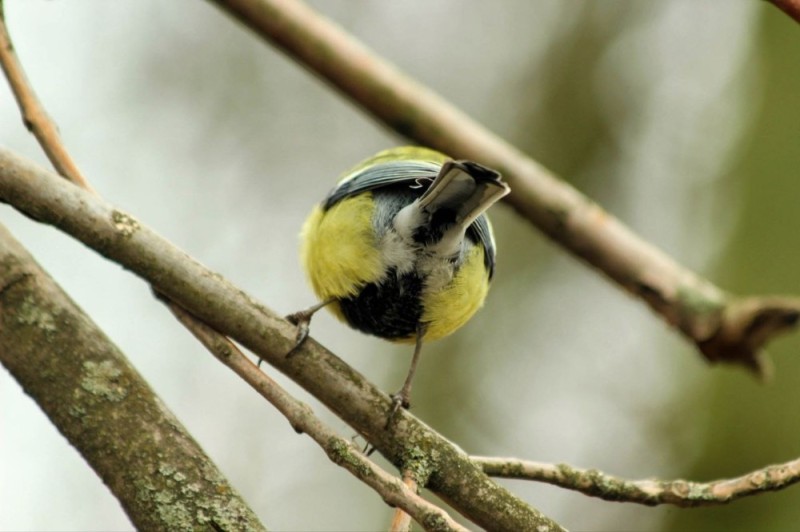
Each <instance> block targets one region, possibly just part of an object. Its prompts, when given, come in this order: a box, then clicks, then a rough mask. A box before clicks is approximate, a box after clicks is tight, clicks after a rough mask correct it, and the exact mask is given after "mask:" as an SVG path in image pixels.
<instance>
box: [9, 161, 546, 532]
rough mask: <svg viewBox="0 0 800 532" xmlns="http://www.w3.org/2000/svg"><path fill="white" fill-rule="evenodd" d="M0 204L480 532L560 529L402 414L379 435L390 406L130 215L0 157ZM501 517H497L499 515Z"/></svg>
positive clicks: (287, 326) (36, 169)
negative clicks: (86, 252)
mask: <svg viewBox="0 0 800 532" xmlns="http://www.w3.org/2000/svg"><path fill="white" fill-rule="evenodd" d="M0 201H2V202H5V203H8V204H10V205H12V206H13V207H14V208H15V209H17V210H18V211H20V212H22V213H24V214H26V215H27V216H29V217H31V218H33V219H35V220H38V221H40V222H42V223H47V224H50V225H53V226H55V227H58V228H60V229H61V230H63V231H64V232H66V233H68V234H70V235H72V236H73V237H75V238H76V239H78V240H80V241H82V242H83V243H85V244H86V245H87V246H89V247H91V248H92V249H94V250H96V251H97V252H99V253H101V254H102V255H104V256H106V257H108V258H109V259H111V260H113V261H115V262H117V263H118V264H121V265H123V266H124V267H126V268H127V269H129V270H130V271H131V272H133V273H134V274H136V275H138V276H140V277H141V278H143V279H145V280H146V281H147V282H149V283H150V284H151V285H152V287H153V288H154V289H155V290H158V292H159V293H161V294H164V295H165V296H166V297H168V298H169V299H171V300H172V301H174V302H175V303H177V304H178V305H180V306H181V307H183V308H184V309H186V310H187V311H189V312H191V313H192V314H194V315H195V316H197V317H198V318H199V319H200V320H202V321H203V322H205V323H207V324H208V325H209V326H210V327H212V328H214V329H215V330H217V331H219V332H220V333H221V334H224V335H226V336H228V337H230V338H231V339H233V340H235V341H237V342H238V343H240V344H242V345H243V346H245V347H246V348H248V349H249V350H251V351H252V352H254V353H256V354H257V355H258V356H259V357H261V358H264V359H265V360H266V361H267V362H269V363H270V364H271V365H272V366H274V367H276V368H277V369H279V370H280V371H282V372H283V373H285V374H286V375H288V376H289V377H290V378H292V379H293V380H294V381H295V382H297V383H298V384H299V385H300V386H302V387H303V388H305V389H306V390H308V391H309V392H310V393H311V394H313V395H314V396H315V397H316V398H317V399H319V400H320V401H321V402H323V403H324V404H325V405H326V406H328V407H329V408H330V409H331V410H333V411H334V412H335V413H336V414H337V415H338V416H339V417H341V418H342V419H343V420H344V421H345V422H347V423H348V424H350V425H351V426H352V427H353V428H354V429H355V430H356V431H357V432H358V433H359V434H361V435H362V436H363V437H364V438H365V439H366V440H367V441H369V443H370V444H372V445H373V446H374V447H375V448H376V449H378V450H379V451H380V452H381V454H383V455H384V456H385V457H387V458H388V459H389V460H390V461H391V462H392V463H393V464H394V465H395V466H397V467H398V468H399V469H401V470H403V469H404V467H405V465H406V463H407V462H408V461H409V459H417V457H416V456H411V455H412V454H413V453H412V451H413V452H422V453H423V454H424V457H423V458H424V459H426V460H428V461H429V467H430V468H431V470H433V471H434V472H435V474H431V476H430V481H429V482H428V483H427V484H426V488H427V489H429V490H430V491H433V492H434V493H437V494H438V495H439V496H441V497H442V498H444V499H445V500H447V502H448V503H449V504H450V506H451V507H452V508H453V509H455V510H456V511H458V512H460V513H462V514H463V515H464V516H465V517H467V519H469V520H471V521H473V522H475V523H476V524H477V525H478V526H481V527H483V528H503V529H507V530H536V529H537V527H545V528H548V529H549V530H553V531H555V530H560V529H561V528H560V527H559V525H558V524H557V523H555V522H553V521H552V520H551V519H549V518H547V517H546V516H544V515H542V514H541V513H540V512H539V511H538V510H536V509H534V508H532V507H531V506H529V505H528V504H526V503H525V502H524V501H522V500H520V499H519V498H518V497H516V496H515V495H513V494H512V493H510V492H509V491H508V490H506V489H505V488H503V487H501V486H499V485H498V484H497V483H495V482H493V481H492V480H491V479H490V478H488V477H487V476H486V475H485V474H484V473H483V472H482V471H481V470H480V468H478V467H476V466H475V465H474V464H473V463H472V462H470V460H469V457H468V456H467V455H466V454H464V452H463V451H461V450H460V449H458V448H457V447H455V446H454V445H453V444H452V443H450V442H449V441H447V440H446V439H445V438H443V437H442V436H440V435H439V434H437V433H436V432H434V431H433V430H431V429H430V428H429V427H427V426H426V425H425V424H424V423H421V422H420V421H419V420H417V418H416V417H414V416H413V415H412V414H411V413H409V412H406V411H402V412H400V413H399V414H398V417H397V421H396V422H395V423H394V424H393V425H392V427H391V429H390V430H384V424H385V422H386V415H387V414H388V412H389V409H390V408H391V404H392V403H391V400H390V399H389V397H388V396H387V395H386V394H385V393H383V392H382V391H380V390H379V389H377V388H376V387H375V386H374V385H372V384H371V383H370V382H368V381H367V380H366V379H364V377H363V376H361V375H360V374H359V373H357V372H356V371H355V370H353V369H352V368H351V367H350V366H348V365H347V364H346V363H345V362H344V361H342V360H341V359H339V358H338V357H336V356H335V355H333V354H332V353H331V352H329V351H328V350H326V349H325V348H323V347H322V346H320V345H319V344H318V343H316V342H315V341H313V340H312V339H311V338H309V339H308V340H306V342H305V343H304V344H303V346H302V347H301V348H300V349H299V350H298V351H297V354H296V355H295V356H293V357H289V358H287V357H286V356H285V354H286V353H287V352H288V351H289V350H290V349H291V348H292V347H293V346H294V344H295V333H296V329H295V327H294V326H292V325H291V324H290V323H288V322H287V321H285V320H284V319H283V318H281V317H280V316H279V315H278V314H277V313H275V312H273V311H271V310H269V309H267V308H265V307H263V306H262V305H259V304H258V303H256V302H255V301H254V300H253V299H252V298H251V297H250V296H248V295H247V294H245V293H244V292H243V291H242V290H241V289H239V288H237V287H235V286H233V285H232V284H230V283H229V282H228V281H226V280H225V279H223V278H222V276H220V275H219V274H216V273H214V272H211V271H210V270H208V269H206V268H205V267H203V266H202V265H200V264H199V263H198V262H196V261H195V260H194V259H192V258H191V257H189V256H188V255H187V254H186V253H185V252H183V251H181V250H180V249H178V248H176V247H175V246H173V245H172V244H170V243H169V242H167V241H166V240H164V239H163V238H162V237H160V236H159V235H157V234H156V233H155V232H153V231H152V230H151V229H150V228H148V227H147V226H146V225H144V224H142V223H141V222H139V221H138V220H136V219H135V218H133V217H132V216H130V215H129V214H126V213H124V212H122V211H120V210H118V209H116V208H114V207H112V206H111V205H109V204H108V203H106V202H105V201H104V200H103V199H101V198H99V197H96V196H94V195H92V194H88V193H87V192H86V191H84V190H82V189H80V188H78V187H75V186H71V185H69V184H67V183H64V182H63V179H59V178H58V177H57V176H55V175H54V174H53V173H52V172H49V171H48V170H45V169H43V168H41V167H40V166H38V165H37V164H35V163H32V162H30V161H27V160H25V159H23V158H21V157H19V156H17V155H14V154H13V153H11V152H10V151H8V150H6V149H3V148H0ZM498 509H499V511H498Z"/></svg>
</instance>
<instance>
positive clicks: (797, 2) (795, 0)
mask: <svg viewBox="0 0 800 532" xmlns="http://www.w3.org/2000/svg"><path fill="white" fill-rule="evenodd" d="M767 1H768V2H770V3H771V4H773V5H775V7H777V8H778V9H780V10H781V11H783V12H784V13H786V14H787V15H789V16H790V17H792V18H793V19H794V20H795V21H796V22H800V0H767Z"/></svg>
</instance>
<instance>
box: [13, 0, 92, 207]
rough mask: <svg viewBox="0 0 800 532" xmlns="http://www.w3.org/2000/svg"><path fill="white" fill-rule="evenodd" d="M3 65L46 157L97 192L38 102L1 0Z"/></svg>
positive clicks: (25, 120)
mask: <svg viewBox="0 0 800 532" xmlns="http://www.w3.org/2000/svg"><path fill="white" fill-rule="evenodd" d="M0 66H2V68H3V72H4V73H5V75H6V79H7V80H8V84H9V85H10V86H11V92H13V93H14V97H15V98H16V99H17V104H18V105H19V108H20V112H21V113H22V121H23V123H24V124H25V127H26V128H28V130H29V131H30V132H31V133H33V135H34V136H35V137H36V140H38V141H39V144H40V145H41V147H42V149H43V150H44V152H45V154H47V158H48V159H50V163H51V164H52V165H53V167H54V168H55V169H56V171H57V172H58V173H59V174H61V175H62V176H63V177H66V178H67V179H69V180H70V181H72V182H73V183H75V184H77V185H79V186H81V187H83V188H85V189H86V190H89V191H92V192H94V189H93V188H92V186H91V185H90V184H89V182H88V181H87V180H86V178H85V177H84V176H83V174H82V173H81V171H80V170H79V169H78V166H77V165H76V164H75V161H74V160H73V159H72V157H71V156H70V154H69V152H68V151H67V149H66V147H65V146H64V143H63V142H62V141H61V136H60V135H59V133H58V128H57V127H56V125H55V123H54V122H53V121H52V120H51V119H50V117H49V116H48V114H47V111H46V110H45V109H44V106H42V104H41V102H39V98H37V97H36V93H35V92H34V90H33V87H32V86H31V84H30V83H29V82H28V78H27V76H25V71H24V70H23V68H22V64H20V62H19V59H17V55H16V53H14V45H13V44H12V42H11V36H10V35H9V33H8V28H7V27H6V21H5V14H4V10H3V2H2V0H0Z"/></svg>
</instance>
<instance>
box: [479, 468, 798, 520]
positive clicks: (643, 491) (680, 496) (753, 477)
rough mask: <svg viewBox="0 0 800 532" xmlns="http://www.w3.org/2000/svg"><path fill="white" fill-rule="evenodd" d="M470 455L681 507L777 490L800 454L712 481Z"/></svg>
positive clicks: (520, 471)
mask: <svg viewBox="0 0 800 532" xmlns="http://www.w3.org/2000/svg"><path fill="white" fill-rule="evenodd" d="M472 461H473V462H475V463H476V464H477V465H479V466H480V467H481V468H483V471H484V473H486V474H487V475H489V476H492V477H502V478H515V479H522V480H538V481H541V482H547V483H548V484H553V485H554V486H559V487H562V488H566V489H570V490H575V491H580V492H581V493H583V494H584V495H589V496H590V497H598V498H600V499H604V500H607V501H617V502H633V503H638V504H644V505H647V506H656V505H659V504H674V505H675V506H681V507H693V506H711V505H715V504H726V503H729V502H731V501H735V500H736V499H741V498H742V497H749V496H751V495H757V494H759V493H763V492H766V491H777V490H781V489H784V488H786V487H788V486H791V485H793V484H797V483H798V482H800V458H798V459H795V460H791V461H789V462H785V463H783V464H778V465H770V466H767V467H763V468H761V469H757V470H755V471H752V472H750V473H747V474H746V475H742V476H740V477H736V478H732V479H723V480H714V481H712V482H692V481H688V480H627V479H624V478H619V477H615V476H612V475H607V474H606V473H603V472H602V471H598V470H596V469H580V468H577V467H572V466H570V465H567V464H546V463H542V462H533V461H530V460H519V459H516V458H494V457H488V456H473V457H472Z"/></svg>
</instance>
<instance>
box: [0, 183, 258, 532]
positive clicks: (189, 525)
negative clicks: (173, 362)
mask: <svg viewBox="0 0 800 532" xmlns="http://www.w3.org/2000/svg"><path fill="white" fill-rule="evenodd" d="M59 182H60V183H61V184H62V185H66V186H71V185H69V184H67V183H64V182H63V180H61V179H59ZM73 188H74V187H73ZM0 331H2V334H0V363H2V365H3V366H4V367H5V368H6V369H7V370H8V371H9V372H10V373H11V375H12V376H13V377H14V378H15V379H16V380H17V382H18V383H19V384H20V385H21V386H22V387H23V389H24V390H25V393H27V394H28V395H29V396H31V398H32V399H34V400H35V401H36V404H37V405H39V407H40V408H41V409H42V410H43V411H44V413H45V414H46V415H47V417H48V418H49V419H50V420H51V422H52V423H53V424H54V425H55V426H56V427H57V428H58V430H59V431H60V432H61V434H63V435H64V437H65V438H67V439H68V440H69V442H70V444H71V445H72V446H73V447H74V448H75V449H76V450H77V451H78V452H80V454H81V456H83V458H84V459H85V460H86V461H87V463H88V464H89V465H90V466H91V467H92V469H93V470H94V471H95V472H96V473H97V475H98V476H99V477H100V478H101V479H102V480H103V482H104V483H105V484H106V485H107V486H108V488H109V489H110V490H111V492H112V493H113V494H114V496H115V497H116V498H117V500H118V501H119V503H120V504H121V505H122V508H123V509H124V511H125V513H126V514H127V515H128V518H129V519H130V520H131V522H132V523H133V524H134V526H136V528H137V529H139V530H187V529H195V530H205V529H211V528H216V529H217V530H219V529H224V530H249V531H254V530H264V526H263V525H262V524H261V523H260V522H259V520H258V517H257V516H256V515H255V514H254V513H253V511H252V510H251V509H250V508H248V506H247V504H246V503H245V502H244V500H243V499H242V498H241V496H240V495H239V494H238V493H237V492H236V490H235V489H234V488H233V486H231V485H230V484H229V483H228V481H227V480H226V479H225V478H224V477H223V476H222V474H221V473H220V471H219V470H218V469H217V467H216V466H215V465H214V463H213V462H212V460H211V459H210V458H209V457H208V456H206V455H205V453H204V452H203V450H202V449H201V448H200V446H199V445H198V444H197V442H195V441H194V439H193V438H192V436H191V435H190V434H189V433H188V432H187V431H186V428H185V427H183V426H182V425H181V423H180V422H179V421H178V420H177V419H176V418H175V416H174V415H173V414H172V412H170V411H169V410H168V409H167V408H166V407H165V406H164V404H163V403H162V401H161V399H160V398H159V397H158V396H157V395H156V394H155V392H153V390H152V389H150V387H149V386H148V385H147V383H146V382H145V380H144V379H143V378H142V376H141V375H140V374H139V373H138V372H137V371H136V369H135V368H133V366H131V364H130V363H129V362H128V360H127V359H126V358H125V356H124V355H123V353H121V352H120V351H119V349H118V348H117V346H115V345H114V344H113V343H112V342H111V341H110V340H109V339H108V338H107V337H106V336H105V335H104V334H103V332H102V331H100V330H99V329H98V328H97V326H96V325H95V324H94V323H93V322H92V321H91V320H90V319H89V317H87V316H86V315H85V314H84V313H83V312H82V311H81V309H80V308H78V307H77V306H76V305H75V303H73V302H72V301H71V300H70V299H69V297H68V296H67V295H66V294H65V293H64V292H63V291H62V290H61V288H60V287H59V286H58V285H57V284H56V283H55V282H54V281H53V280H52V279H51V278H50V277H49V276H48V275H47V273H46V272H44V271H43V270H42V269H41V267H40V266H39V265H38V264H36V261H35V260H34V259H33V258H32V257H31V256H30V254H28V252H27V251H26V250H25V249H24V248H23V247H22V245H20V244H19V243H18V242H17V241H16V240H14V238H13V237H12V236H11V235H10V234H9V232H8V231H7V230H6V229H5V228H4V227H3V226H2V225H0ZM6 429H7V430H14V428H13V427H11V426H10V425H9V426H8V427H6ZM6 429H4V430H6ZM4 509H5V510H6V511H9V510H10V509H9V508H8V504H7V503H6V504H5V508H4Z"/></svg>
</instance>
